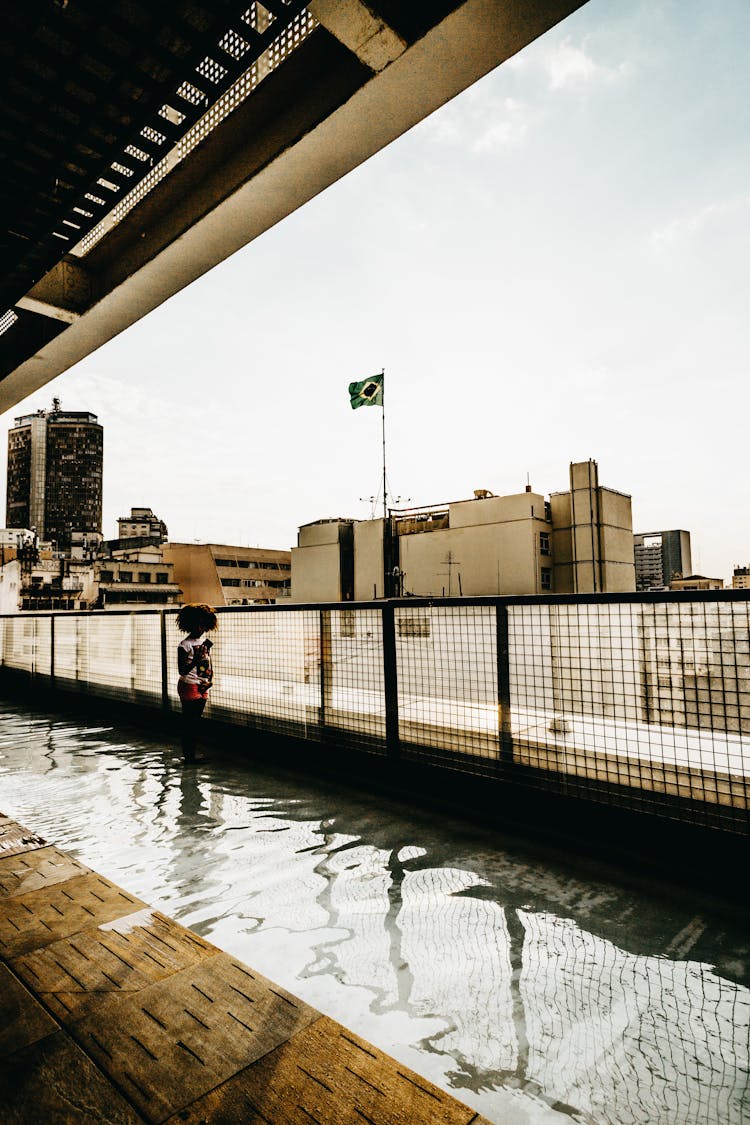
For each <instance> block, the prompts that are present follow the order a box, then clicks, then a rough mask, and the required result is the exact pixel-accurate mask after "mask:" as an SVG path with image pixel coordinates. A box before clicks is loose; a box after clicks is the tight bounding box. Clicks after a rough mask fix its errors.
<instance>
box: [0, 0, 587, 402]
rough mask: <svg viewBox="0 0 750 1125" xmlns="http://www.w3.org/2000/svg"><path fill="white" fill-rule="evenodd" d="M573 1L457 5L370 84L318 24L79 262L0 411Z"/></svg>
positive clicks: (4, 389) (576, 0) (577, 1)
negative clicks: (74, 291) (83, 284)
mask: <svg viewBox="0 0 750 1125" xmlns="http://www.w3.org/2000/svg"><path fill="white" fill-rule="evenodd" d="M583 3H585V0H537V2H536V3H534V4H518V3H517V0H465V2H464V3H461V4H460V5H459V6H458V7H457V8H456V9H454V10H453V11H452V12H451V13H450V14H449V15H448V16H446V17H445V18H444V19H443V20H442V21H441V22H440V23H439V24H437V25H436V26H435V27H433V28H432V30H431V31H429V32H427V33H426V34H425V35H423V36H422V37H421V38H419V39H418V40H417V41H416V42H415V43H414V44H412V46H410V47H408V48H407V49H405V50H404V51H402V52H401V54H399V55H398V56H397V57H396V58H395V59H394V60H393V61H392V62H391V63H390V64H389V65H387V66H385V67H384V68H383V69H382V70H381V71H379V72H378V73H376V74H373V73H372V71H371V70H370V69H369V68H368V67H366V66H364V65H363V64H362V63H361V62H360V61H359V60H358V59H357V58H356V57H355V56H354V55H352V54H351V53H350V52H349V51H348V50H344V48H343V47H342V46H341V45H340V44H339V43H338V42H337V41H336V40H335V39H333V38H332V37H331V35H330V34H329V33H328V32H327V31H326V30H325V28H323V27H319V28H318V29H317V30H316V31H315V32H314V33H313V34H312V35H311V36H310V37H309V38H308V39H307V40H306V41H305V42H304V43H303V44H302V45H301V46H300V47H299V48H297V50H296V51H295V52H294V53H293V54H292V55H291V56H290V57H289V59H287V60H286V61H285V63H284V64H283V66H281V67H280V68H279V69H278V71H274V72H273V73H272V74H271V75H269V77H268V78H267V79H265V80H264V81H263V82H262V83H261V84H260V86H259V87H258V88H257V90H256V91H255V92H254V93H253V94H252V95H251V96H250V97H249V98H248V99H247V101H246V102H244V103H243V104H242V105H241V106H240V107H239V108H238V109H237V110H236V111H235V112H234V113H233V114H232V115H231V116H230V117H228V118H227V121H226V123H225V125H224V126H222V127H220V128H218V129H217V130H216V131H215V132H214V133H213V134H211V135H209V136H208V137H207V138H206V140H205V141H204V142H203V144H201V145H200V146H199V147H198V148H197V149H196V151H195V153H194V154H192V155H191V157H189V158H188V159H187V160H186V161H184V163H183V164H181V165H180V166H178V168H177V169H176V170H175V172H173V173H172V174H171V175H170V176H168V177H167V178H166V179H165V180H164V181H163V183H162V184H160V185H159V187H158V188H157V189H155V190H154V192H152V193H151V195H149V196H147V197H146V199H145V200H144V201H143V202H142V203H141V204H140V205H139V206H138V207H137V208H135V210H134V211H132V212H131V213H130V214H129V215H128V216H127V217H126V218H125V219H124V220H123V221H122V222H121V223H120V224H118V225H117V226H116V227H114V228H113V230H112V231H111V232H110V233H109V234H108V235H106V236H105V238H103V239H102V241H101V242H100V243H99V244H98V245H97V246H96V247H95V248H94V250H93V251H92V252H91V253H90V254H89V255H87V257H86V258H85V259H84V260H83V262H82V263H81V266H82V268H83V270H84V271H87V273H88V275H89V284H90V287H91V288H90V293H91V297H90V300H91V304H90V305H89V306H85V307H84V311H83V315H81V316H80V317H79V318H78V319H77V320H76V321H75V322H74V323H72V324H70V326H69V327H67V328H65V329H64V330H63V331H59V332H58V334H57V335H55V336H54V338H52V339H49V340H44V341H43V342H40V345H39V346H38V350H36V352H35V354H33V355H31V354H30V352H29V351H28V350H27V351H26V352H25V355H24V356H23V358H22V357H21V356H20V355H19V358H18V359H17V360H14V362H13V369H12V370H11V371H10V373H9V374H7V375H6V376H5V378H4V379H2V380H1V381H0V411H5V410H8V409H10V408H12V407H13V406H15V405H16V404H17V403H18V402H20V400H21V399H23V398H25V397H26V396H27V395H29V394H31V393H32V392H33V391H36V390H38V389H39V388H40V387H43V386H44V385H45V384H46V383H48V382H49V381H50V380H51V379H53V378H55V376H57V375H59V374H60V373H61V372H62V371H65V370H66V369H67V368H69V367H71V366H72V365H73V364H75V363H77V362H78V361H79V360H81V359H83V358H84V357H85V356H87V355H89V354H90V353H91V352H93V351H94V350H95V349H96V348H98V347H100V346H101V345H102V344H104V343H106V341H108V340H110V339H112V337H114V336H116V335H117V334H118V333H119V332H122V331H123V329H125V328H127V327H128V326H129V325H131V324H133V323H135V322H136V321H138V320H140V319H141V317H143V316H145V315H146V314H147V313H148V312H150V311H151V310H152V309H155V308H157V307H158V306H159V305H160V304H162V303H163V302H164V301H166V300H167V299H168V298H169V297H171V296H172V295H173V294H174V293H177V292H179V291H180V290H181V289H183V288H184V287H185V286H186V285H189V284H190V282H192V281H194V280H195V279H196V278H198V277H200V276H202V275H203V274H204V273H206V272H207V271H208V270H209V269H211V268H212V267H213V266H215V265H217V264H218V263H219V262H222V261H224V260H225V259H226V258H228V257H229V256H230V255H231V254H233V253H235V251H237V250H239V249H240V248H241V247H243V246H245V245H246V244H247V243H248V242H251V241H252V240H253V239H254V238H257V237H258V235H260V234H262V233H263V232H264V231H266V230H268V229H269V228H270V227H272V226H273V225H275V224H276V223H277V222H279V221H280V220H281V219H283V218H285V217H286V216H287V215H289V214H291V212H292V211H294V210H295V209H296V208H297V207H300V206H301V205H302V204H303V203H305V202H307V201H308V200H309V199H312V198H313V197H314V196H315V195H317V194H318V192H320V191H323V190H324V189H325V188H326V187H328V186H329V185H330V184H332V183H335V182H336V181H337V180H338V179H340V178H341V177H342V176H344V175H346V173H347V172H350V171H351V170H352V169H353V168H356V167H357V166H358V165H359V164H361V163H362V162H363V161H365V160H367V159H368V158H369V157H370V156H372V155H373V153H375V152H378V151H379V150H380V149H381V148H383V147H384V146H385V145H387V144H389V143H390V142H391V141H392V140H394V139H395V138H396V137H398V136H400V135H401V134H402V133H404V132H406V131H407V130H408V129H410V128H411V127H412V126H413V125H415V124H416V123H417V122H419V121H421V120H422V119H423V118H424V117H426V116H427V115H428V114H430V113H432V112H433V111H434V110H435V109H437V108H439V107H440V106H441V105H443V104H444V103H445V102H447V101H449V100H450V99H451V98H453V97H454V96H455V95H456V94H458V93H460V92H461V91H462V90H464V89H466V87H467V86H470V85H471V84H472V83H473V82H475V81H476V80H477V79H479V78H481V77H482V76H483V75H485V74H487V73H488V72H489V71H490V70H492V69H494V68H495V67H496V66H498V65H499V64H500V63H502V62H503V61H504V60H505V59H507V58H509V57H510V56H511V55H514V54H516V52H518V51H520V50H521V49H522V48H523V47H525V46H526V45H527V44H528V43H530V42H531V41H532V40H533V39H535V38H537V37H538V36H539V35H542V34H543V33H544V32H545V31H547V30H549V28H550V27H552V26H554V24H556V23H558V22H559V21H560V20H562V19H564V18H565V17H566V16H568V15H569V14H570V13H571V12H573V11H575V10H576V9H578V8H580V7H582V5H583ZM295 83H296V85H295ZM285 99H286V100H285ZM52 273H55V271H52ZM49 276H50V275H48V278H49ZM48 278H45V279H43V282H42V283H40V285H41V286H44V285H45V283H47V281H48ZM54 292H55V293H56V294H57V296H56V297H55V299H50V298H44V297H41V296H39V294H38V293H37V290H36V289H35V290H34V291H32V293H31V294H29V296H30V297H31V298H32V299H37V300H42V302H43V303H46V304H48V305H49V306H50V307H52V308H58V309H66V308H68V309H69V308H70V306H69V305H68V304H67V303H66V301H65V300H64V299H61V298H60V288H59V286H58V287H57V289H55V290H54ZM63 297H64V285H63ZM72 311H79V309H77V308H74V309H72ZM27 315H29V316H30V315H31V314H27ZM46 323H47V324H52V323H53V322H52V321H50V320H47V322H46ZM58 324H59V322H58ZM18 332H19V328H18V326H14V327H12V328H10V329H9V330H8V331H7V332H6V333H5V335H4V336H3V337H2V338H1V339H2V343H0V358H1V357H2V354H3V346H6V347H7V348H8V349H9V354H13V351H14V347H15V346H14V345H13V344H12V342H11V338H12V337H13V335H14V333H18ZM39 335H40V336H41V332H40V333H39ZM17 338H18V339H19V340H21V341H22V336H21V335H19V336H18V337H17ZM6 342H7V343H6ZM21 347H22V348H23V343H22V344H21ZM27 356H28V358H26V357H27Z"/></svg>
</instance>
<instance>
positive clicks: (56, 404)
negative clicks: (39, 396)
mask: <svg viewBox="0 0 750 1125" xmlns="http://www.w3.org/2000/svg"><path fill="white" fill-rule="evenodd" d="M52 413H53V414H59V413H60V399H59V398H58V397H57V395H55V397H54V398H53V399H52Z"/></svg>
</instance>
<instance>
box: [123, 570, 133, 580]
mask: <svg viewBox="0 0 750 1125" xmlns="http://www.w3.org/2000/svg"><path fill="white" fill-rule="evenodd" d="M120 581H121V582H132V581H133V572H132V570H121V571H120Z"/></svg>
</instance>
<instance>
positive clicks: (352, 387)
mask: <svg viewBox="0 0 750 1125" xmlns="http://www.w3.org/2000/svg"><path fill="white" fill-rule="evenodd" d="M383 378H384V376H383V375H382V374H381V375H373V377H372V379H363V380H362V382H361V383H350V384H349V398H350V400H351V404H352V410H356V409H357V407H358V406H382V405H383Z"/></svg>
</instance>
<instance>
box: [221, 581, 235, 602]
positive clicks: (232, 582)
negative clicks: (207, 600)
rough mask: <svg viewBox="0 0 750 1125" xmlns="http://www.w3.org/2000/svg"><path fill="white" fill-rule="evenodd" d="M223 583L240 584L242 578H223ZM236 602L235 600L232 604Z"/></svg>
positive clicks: (223, 584)
mask: <svg viewBox="0 0 750 1125" xmlns="http://www.w3.org/2000/svg"><path fill="white" fill-rule="evenodd" d="M221 584H222V586H239V584H240V580H239V578H222V579H221ZM234 604H235V603H234V602H230V605H234ZM238 604H239V603H238Z"/></svg>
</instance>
